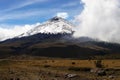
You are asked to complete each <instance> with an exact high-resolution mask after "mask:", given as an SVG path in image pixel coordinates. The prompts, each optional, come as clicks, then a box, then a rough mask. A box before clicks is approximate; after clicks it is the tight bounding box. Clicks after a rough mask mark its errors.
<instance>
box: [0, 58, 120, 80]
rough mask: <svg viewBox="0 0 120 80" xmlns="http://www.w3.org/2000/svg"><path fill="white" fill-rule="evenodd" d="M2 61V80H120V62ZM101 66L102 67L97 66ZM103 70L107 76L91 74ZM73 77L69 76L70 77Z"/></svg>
mask: <svg viewBox="0 0 120 80" xmlns="http://www.w3.org/2000/svg"><path fill="white" fill-rule="evenodd" d="M97 61H98V60H73V59H57V58H36V59H24V58H20V59H19V58H18V59H1V60H0V80H120V60H100V63H99V61H98V63H97ZM97 64H100V65H102V66H100V67H99V66H96V65H97ZM98 68H102V69H104V70H105V73H106V74H105V75H98V73H94V72H91V70H94V69H98ZM70 74H71V75H72V77H71V76H68V75H70ZM73 75H74V76H73Z"/></svg>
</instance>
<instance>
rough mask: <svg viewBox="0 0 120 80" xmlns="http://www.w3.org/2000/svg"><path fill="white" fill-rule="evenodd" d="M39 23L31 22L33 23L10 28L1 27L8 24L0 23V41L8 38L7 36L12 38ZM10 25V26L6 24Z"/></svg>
mask: <svg viewBox="0 0 120 80" xmlns="http://www.w3.org/2000/svg"><path fill="white" fill-rule="evenodd" d="M38 25H40V23H36V24H33V25H23V26H18V25H16V26H14V27H12V28H9V29H8V28H2V27H4V26H6V27H7V26H8V25H1V26H2V27H0V41H3V40H5V39H8V38H13V37H15V36H18V35H20V34H22V33H25V32H27V31H28V30H30V29H32V28H34V27H35V26H38ZM8 27H10V26H8Z"/></svg>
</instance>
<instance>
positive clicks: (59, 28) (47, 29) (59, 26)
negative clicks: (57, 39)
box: [19, 16, 73, 37]
mask: <svg viewBox="0 0 120 80" xmlns="http://www.w3.org/2000/svg"><path fill="white" fill-rule="evenodd" d="M72 28H73V25H72V24H71V23H69V22H68V21H67V20H65V19H63V18H61V17H57V16H56V17H53V18H52V19H50V20H48V21H46V22H45V23H43V24H41V25H38V26H36V27H34V28H33V29H31V30H29V31H28V32H26V33H23V34H21V35H20V36H19V37H23V36H30V35H34V34H38V33H45V34H57V33H72V32H73V30H72Z"/></svg>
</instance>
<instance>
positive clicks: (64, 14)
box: [57, 12, 69, 19]
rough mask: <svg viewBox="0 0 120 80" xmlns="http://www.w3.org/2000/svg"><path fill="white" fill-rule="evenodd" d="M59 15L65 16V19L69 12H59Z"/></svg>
mask: <svg viewBox="0 0 120 80" xmlns="http://www.w3.org/2000/svg"><path fill="white" fill-rule="evenodd" d="M57 16H58V17H62V18H65V19H66V18H68V17H69V15H68V13H67V12H59V13H57Z"/></svg>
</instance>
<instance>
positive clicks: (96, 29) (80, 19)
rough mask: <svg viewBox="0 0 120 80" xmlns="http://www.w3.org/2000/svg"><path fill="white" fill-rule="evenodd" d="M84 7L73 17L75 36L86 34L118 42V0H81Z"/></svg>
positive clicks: (119, 24)
mask: <svg viewBox="0 0 120 80" xmlns="http://www.w3.org/2000/svg"><path fill="white" fill-rule="evenodd" d="M81 3H82V4H83V6H84V9H83V11H82V13H80V15H78V16H76V17H75V21H76V22H77V23H79V26H78V27H77V29H76V33H75V34H74V36H75V37H80V36H88V37H92V38H96V39H100V40H103V41H109V42H116V43H120V0H81Z"/></svg>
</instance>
